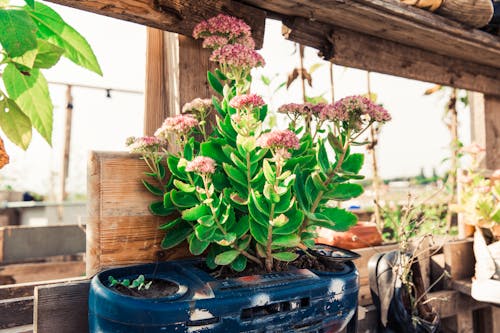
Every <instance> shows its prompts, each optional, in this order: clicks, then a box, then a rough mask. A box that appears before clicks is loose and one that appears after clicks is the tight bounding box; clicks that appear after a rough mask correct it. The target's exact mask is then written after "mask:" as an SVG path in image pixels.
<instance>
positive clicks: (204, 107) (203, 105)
mask: <svg viewBox="0 0 500 333" xmlns="http://www.w3.org/2000/svg"><path fill="white" fill-rule="evenodd" d="M212 108H213V104H212V100H211V99H210V98H204V99H202V98H195V99H193V100H192V101H191V102H189V103H186V104H184V106H183V107H182V113H188V112H197V113H200V112H201V113H204V112H207V111H208V110H211V109H212Z"/></svg>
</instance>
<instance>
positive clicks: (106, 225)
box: [86, 152, 188, 276]
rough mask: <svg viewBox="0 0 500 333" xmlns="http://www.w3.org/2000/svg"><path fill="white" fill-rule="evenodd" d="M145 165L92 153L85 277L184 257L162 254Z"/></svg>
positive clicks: (175, 252)
mask: <svg viewBox="0 0 500 333" xmlns="http://www.w3.org/2000/svg"><path fill="white" fill-rule="evenodd" d="M145 171H147V167H146V166H145V163H144V161H142V160H140V159H139V156H137V155H130V154H128V153H105V152H93V153H92V154H91V158H90V162H89V173H88V174H89V176H88V179H89V185H88V190H89V196H88V197H89V201H88V215H89V220H88V223H87V256H86V257H87V275H88V276H92V275H94V274H95V273H96V272H98V271H99V270H101V269H103V268H105V267H109V266H119V265H127V264H133V263H144V262H154V261H157V260H166V259H174V258H180V257H185V256H187V255H188V251H187V249H186V248H185V247H179V248H178V249H172V250H169V251H163V250H162V249H161V247H160V242H161V240H162V238H163V235H164V232H163V231H161V230H158V226H159V225H160V224H161V223H165V222H166V221H165V219H164V218H160V217H156V216H152V215H151V213H150V212H149V211H148V206H149V204H150V203H152V202H153V201H154V200H158V198H155V197H154V196H153V195H152V194H151V193H149V192H148V191H147V190H146V189H145V188H144V186H143V185H142V183H141V179H142V178H143V177H144V172H145Z"/></svg>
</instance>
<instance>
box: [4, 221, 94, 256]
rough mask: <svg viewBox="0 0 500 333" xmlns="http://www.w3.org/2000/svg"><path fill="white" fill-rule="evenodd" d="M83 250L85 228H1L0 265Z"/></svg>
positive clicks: (61, 226) (68, 226)
mask: <svg viewBox="0 0 500 333" xmlns="http://www.w3.org/2000/svg"><path fill="white" fill-rule="evenodd" d="M83 252H85V227H82V226H78V225H57V226H41V227H31V226H9V227H0V264H6V263H14V262H26V261H31V260H36V259H43V258H46V257H51V256H58V255H71V254H78V253H83Z"/></svg>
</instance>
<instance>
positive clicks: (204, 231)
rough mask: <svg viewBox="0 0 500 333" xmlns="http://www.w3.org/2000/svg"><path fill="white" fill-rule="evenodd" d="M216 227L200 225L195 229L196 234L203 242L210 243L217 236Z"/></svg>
mask: <svg viewBox="0 0 500 333" xmlns="http://www.w3.org/2000/svg"><path fill="white" fill-rule="evenodd" d="M216 229H217V227H216V226H211V227H207V226H204V225H202V224H198V225H197V226H196V227H194V232H195V234H196V237H198V239H199V240H201V241H210V240H212V237H213V236H214V234H215V230H216Z"/></svg>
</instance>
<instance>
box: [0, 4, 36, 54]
mask: <svg viewBox="0 0 500 333" xmlns="http://www.w3.org/2000/svg"><path fill="white" fill-rule="evenodd" d="M0 27H2V28H1V29H0V44H2V47H3V49H4V50H5V51H6V52H7V55H8V56H9V57H11V58H14V57H19V56H22V55H23V54H25V53H26V52H28V51H30V50H36V47H37V44H36V30H37V27H36V25H35V23H33V21H32V20H31V18H30V17H29V15H28V14H27V13H26V12H25V11H24V10H18V9H0Z"/></svg>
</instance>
